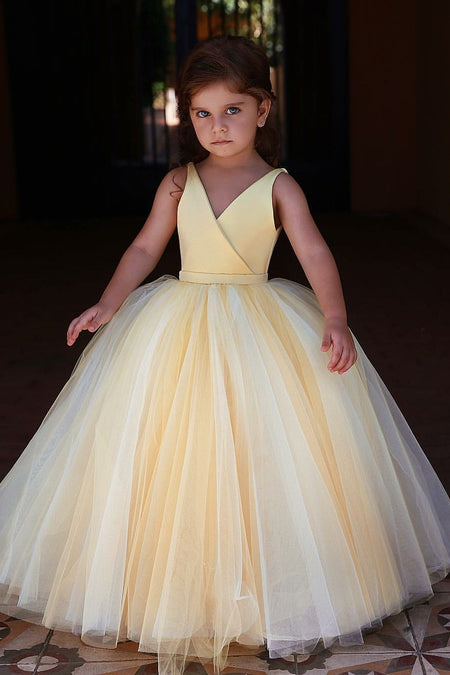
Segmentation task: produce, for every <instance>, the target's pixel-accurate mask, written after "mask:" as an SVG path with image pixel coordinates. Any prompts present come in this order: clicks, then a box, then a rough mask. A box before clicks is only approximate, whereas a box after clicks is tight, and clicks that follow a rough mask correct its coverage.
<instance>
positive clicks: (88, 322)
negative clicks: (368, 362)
mask: <svg viewBox="0 0 450 675" xmlns="http://www.w3.org/2000/svg"><path fill="white" fill-rule="evenodd" d="M97 314H98V312H93V311H88V312H83V314H80V316H77V317H76V319H74V320H73V321H72V322H71V323H70V325H69V328H68V330H67V344H68V345H69V346H71V345H73V343H74V342H75V340H76V339H77V338H78V336H79V334H80V333H81V331H82V330H89V331H91V332H93V331H95V330H97V328H98V327H99V326H100V321H98V320H97V319H96V317H97ZM94 326H95V327H94Z"/></svg>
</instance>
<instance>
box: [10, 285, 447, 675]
mask: <svg viewBox="0 0 450 675" xmlns="http://www.w3.org/2000/svg"><path fill="white" fill-rule="evenodd" d="M322 325H323V317H322V315H321V313H320V311H319V309H318V305H317V301H316V299H315V297H314V295H313V294H312V293H311V291H309V290H308V289H306V288H304V287H303V286H300V285H299V284H296V283H293V282H289V281H286V280H283V279H275V280H272V281H270V282H267V283H258V284H253V285H242V286H238V285H231V284H222V285H216V284H212V285H205V284H197V283H187V282H181V281H178V280H177V279H175V278H174V277H168V276H165V277H161V278H160V279H158V280H157V281H154V282H152V283H149V284H147V285H145V286H143V287H141V288H139V289H137V290H136V291H134V292H133V293H132V294H131V296H130V297H129V298H128V300H127V301H126V302H125V303H124V305H123V306H122V307H121V309H120V310H119V311H118V312H117V314H116V315H115V316H114V317H113V319H112V320H111V322H110V323H109V324H108V325H107V326H105V327H103V328H101V329H100V330H99V331H98V333H97V334H96V335H95V336H94V337H93V339H92V340H91V342H90V343H89V345H88V347H87V348H86V349H85V351H84V352H83V354H82V356H81V357H80V359H79V361H78V363H77V366H76V368H75V370H74V372H73V374H72V376H71V378H70V379H69V381H68V383H67V384H66V386H65V387H64V389H63V390H62V392H61V394H60V395H59V397H58V399H57V400H56V402H55V403H54V405H53V407H52V408H51V410H50V411H49V413H48V415H47V416H46V418H45V419H44V421H43V423H42V425H41V427H40V429H39V430H38V431H37V433H36V435H35V436H34V438H33V439H32V441H31V442H30V444H29V445H28V447H27V448H26V450H25V452H24V453H23V455H22V456H21V458H20V459H19V460H18V462H17V463H16V464H15V466H14V467H13V469H12V471H11V472H10V473H9V474H8V476H7V477H6V478H5V480H4V481H3V483H2V484H1V487H0V541H1V551H0V582H1V587H0V588H1V590H0V601H1V602H2V603H3V604H2V605H1V606H0V609H1V610H2V611H6V612H8V613H10V614H13V615H15V616H23V617H25V618H27V619H28V620H32V621H37V622H41V623H43V624H44V625H45V626H48V627H49V628H57V629H61V630H68V631H73V632H75V633H77V634H80V635H81V638H82V639H83V640H84V641H85V642H87V643H88V644H90V645H95V646H104V647H110V648H114V647H115V646H116V645H117V642H118V641H120V640H125V639H131V640H134V641H136V642H138V643H139V648H140V650H142V651H148V652H157V653H158V655H159V665H160V671H161V672H167V673H169V672H175V671H179V670H182V668H183V663H184V661H185V659H186V658H194V657H195V658H199V659H205V660H209V659H212V660H213V661H214V664H215V665H216V667H218V668H219V667H221V666H223V665H224V663H225V661H226V654H227V649H228V646H229V644H230V643H231V642H236V641H237V642H240V643H242V644H244V645H262V644H264V643H265V644H266V645H267V648H268V650H269V654H270V656H272V657H276V656H285V655H288V654H291V653H293V652H300V653H305V652H308V651H311V650H313V649H315V648H316V647H317V646H318V645H319V646H320V645H323V646H324V647H327V646H329V645H330V644H331V643H332V642H334V641H335V640H337V639H338V640H339V641H340V643H341V644H343V645H350V644H357V643H361V642H362V634H363V632H364V630H366V629H369V628H373V627H377V626H380V625H381V620H382V619H383V618H384V617H386V616H388V615H391V614H395V613H397V612H399V611H401V610H402V609H403V608H404V607H406V606H408V605H411V604H414V603H415V602H418V601H420V600H426V599H427V598H429V597H430V596H431V595H432V594H433V591H432V588H431V584H433V583H435V582H436V581H438V580H440V579H441V578H443V577H444V576H445V575H446V574H447V573H448V571H449V567H450V553H449V552H450V537H449V523H450V501H449V498H448V496H447V495H446V493H445V490H444V488H443V487H442V485H441V483H440V482H439V480H438V478H437V476H436V474H435V473H434V471H433V469H432V467H431V465H430V464H429V462H428V460H427V459H426V457H425V455H424V454H423V452H422V450H421V449H420V447H419V446H418V444H417V442H416V440H415V439H414V437H413V435H412V433H411V431H410V429H409V427H408V426H407V424H406V422H405V421H404V419H403V417H402V415H401V413H400V412H399V410H398V408H397V407H396V405H395V403H394V401H393V400H392V398H391V396H390V395H389V393H388V391H387V390H386V388H385V387H384V385H383V383H382V382H381V381H380V378H379V377H378V375H377V374H376V372H375V371H374V369H373V367H372V366H371V365H370V363H369V361H368V360H367V358H366V357H365V355H364V353H363V351H362V350H361V348H360V347H359V346H358V361H357V363H356V364H355V366H354V367H353V368H351V369H350V371H348V372H347V373H345V374H344V375H341V376H339V375H337V374H335V373H333V374H332V373H330V372H329V371H328V370H327V368H326V364H327V361H328V360H329V354H328V355H327V354H323V353H322V352H321V351H320V340H321V332H322Z"/></svg>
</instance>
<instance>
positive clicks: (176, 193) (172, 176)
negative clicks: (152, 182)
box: [160, 165, 188, 201]
mask: <svg viewBox="0 0 450 675" xmlns="http://www.w3.org/2000/svg"><path fill="white" fill-rule="evenodd" d="M187 174H188V170H187V165H183V166H177V167H175V168H174V169H171V170H170V171H168V172H167V173H166V175H165V176H164V178H163V179H162V181H161V184H160V187H161V188H163V189H167V190H168V191H169V194H170V196H171V197H173V198H174V199H176V200H177V201H179V200H180V198H181V195H182V194H183V191H184V188H185V185H186V180H187Z"/></svg>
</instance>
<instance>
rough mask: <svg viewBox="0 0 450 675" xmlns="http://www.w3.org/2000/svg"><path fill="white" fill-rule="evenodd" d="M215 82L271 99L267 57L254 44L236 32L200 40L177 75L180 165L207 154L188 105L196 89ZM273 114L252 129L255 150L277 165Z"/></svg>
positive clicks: (276, 143)
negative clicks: (256, 127)
mask: <svg viewBox="0 0 450 675" xmlns="http://www.w3.org/2000/svg"><path fill="white" fill-rule="evenodd" d="M219 81H226V82H227V83H228V84H229V85H230V87H231V88H232V89H235V90H236V92H239V93H245V94H249V95H250V96H253V97H254V98H255V99H256V100H257V101H258V102H259V103H261V102H262V101H263V100H264V99H270V101H272V102H273V101H274V100H275V94H274V93H273V91H272V85H271V83H270V66H269V60H268V58H267V56H266V55H265V53H264V52H263V50H262V49H261V48H260V47H258V45H256V44H255V43H254V42H252V41H251V40H248V39H247V38H244V37H240V36H237V35H220V36H216V37H213V38H210V39H209V40H205V41H204V42H200V43H199V44H198V45H196V46H195V47H194V49H193V50H192V51H191V52H190V54H189V55H188V57H187V58H186V60H185V62H184V63H183V66H182V68H181V71H180V75H179V78H178V86H177V92H176V93H177V99H178V115H179V118H180V126H179V143H180V155H179V160H180V164H186V163H187V162H194V163H196V162H200V161H201V160H202V159H205V157H207V156H208V154H209V153H208V151H207V150H205V149H204V148H203V147H202V146H201V145H200V143H199V142H198V140H197V136H196V135H195V131H194V127H193V126H192V122H191V118H190V115H189V107H190V104H191V98H192V96H194V95H195V94H196V93H197V92H198V91H200V89H202V88H203V87H205V86H207V85H210V84H212V83H213V82H219ZM273 117H274V116H273V111H272V109H271V111H270V113H269V116H268V117H267V120H266V123H265V125H264V126H263V127H258V129H257V131H256V138H255V149H256V150H257V152H258V153H259V154H260V155H261V157H262V158H263V159H264V160H265V161H266V162H267V163H268V164H270V165H271V166H274V167H277V166H278V163H279V158H278V156H279V145H280V142H279V136H278V131H277V129H276V127H275V124H274V119H273Z"/></svg>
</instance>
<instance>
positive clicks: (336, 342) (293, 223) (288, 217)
mask: <svg viewBox="0 0 450 675" xmlns="http://www.w3.org/2000/svg"><path fill="white" fill-rule="evenodd" d="M273 195H274V202H275V209H276V213H277V215H278V217H279V220H280V222H281V224H282V226H283V228H284V230H285V232H286V234H287V236H288V238H289V241H290V242H291V245H292V248H293V249H294V251H295V254H296V256H297V258H298V260H299V262H300V264H301V266H302V267H303V270H304V272H305V274H306V276H307V278H308V281H309V283H310V284H311V287H312V289H313V291H314V293H315V294H316V296H317V299H318V301H319V304H320V306H321V308H322V311H323V313H324V316H325V326H324V331H323V339H322V346H321V349H322V351H323V352H326V351H328V350H329V349H330V347H332V350H333V351H332V355H331V359H330V361H329V363H328V369H329V370H330V371H331V372H338V373H340V374H341V373H345V371H346V370H348V369H349V368H350V367H351V366H352V365H353V364H354V363H355V361H356V357H357V353H356V348H355V344H354V342H353V338H352V335H351V333H350V330H349V328H348V326H347V312H346V309H345V301H344V296H343V293H342V286H341V280H340V278H339V272H338V270H337V267H336V263H335V260H334V258H333V256H332V254H331V251H330V249H329V248H328V246H327V244H326V243H325V241H324V239H323V237H322V235H321V234H320V232H319V230H318V229H317V226H316V224H315V222H314V220H313V218H312V216H311V213H310V211H309V208H308V203H307V201H306V198H305V195H304V194H303V191H302V189H301V188H300V186H299V185H298V183H296V181H295V180H294V179H293V178H292V177H291V176H289V175H288V174H281V175H280V176H278V177H277V180H276V181H275V185H274V191H273Z"/></svg>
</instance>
